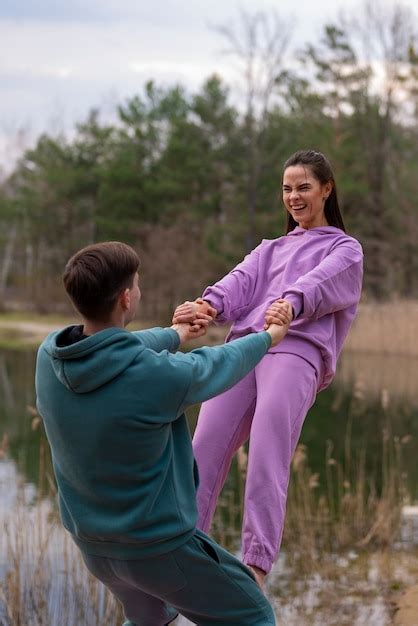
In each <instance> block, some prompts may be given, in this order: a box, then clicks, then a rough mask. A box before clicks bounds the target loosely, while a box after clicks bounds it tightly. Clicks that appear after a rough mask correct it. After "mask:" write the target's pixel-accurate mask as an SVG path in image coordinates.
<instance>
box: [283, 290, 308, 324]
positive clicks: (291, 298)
mask: <svg viewBox="0 0 418 626" xmlns="http://www.w3.org/2000/svg"><path fill="white" fill-rule="evenodd" d="M282 298H283V299H284V300H287V302H290V304H291V305H292V308H293V319H294V320H295V319H297V318H298V317H299V316H300V315H302V313H303V296H301V295H300V294H298V293H294V292H292V293H289V294H287V293H284V294H283V295H282Z"/></svg>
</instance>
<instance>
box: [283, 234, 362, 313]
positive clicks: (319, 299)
mask: <svg viewBox="0 0 418 626" xmlns="http://www.w3.org/2000/svg"><path fill="white" fill-rule="evenodd" d="M362 278H363V253H362V249H361V246H360V244H359V243H358V242H357V241H355V240H352V241H345V242H344V243H342V244H340V245H338V246H336V247H335V248H334V250H332V252H331V253H330V254H329V255H328V256H326V257H325V259H323V260H322V261H321V263H319V264H318V265H317V266H316V267H315V268H314V269H313V270H311V271H310V272H308V273H307V274H305V275H304V276H301V277H300V278H298V280H297V281H296V282H295V283H294V284H293V285H291V286H290V287H288V288H287V289H286V290H285V291H284V292H283V294H282V296H281V297H282V298H284V299H285V300H288V301H289V302H290V303H291V304H292V307H293V310H294V312H295V319H302V318H309V319H319V318H320V317H323V316H324V315H327V314H329V313H334V312H335V311H341V310H343V309H346V308H348V307H350V306H352V305H354V304H357V303H358V301H359V299H360V294H361V285H362Z"/></svg>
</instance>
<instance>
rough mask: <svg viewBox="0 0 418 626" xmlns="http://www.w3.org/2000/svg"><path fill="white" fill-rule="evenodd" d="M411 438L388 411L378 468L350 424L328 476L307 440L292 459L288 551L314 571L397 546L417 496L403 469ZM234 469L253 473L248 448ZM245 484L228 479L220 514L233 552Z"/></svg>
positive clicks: (327, 465)
mask: <svg viewBox="0 0 418 626" xmlns="http://www.w3.org/2000/svg"><path fill="white" fill-rule="evenodd" d="M410 441H411V437H410V436H409V435H406V436H404V437H402V438H399V437H398V436H394V435H393V432H392V426H391V418H390V416H389V415H387V416H386V422H385V426H384V428H383V430H382V433H381V443H380V445H381V454H380V455H379V456H378V460H377V459H374V473H370V464H369V466H367V461H368V460H369V459H368V451H367V448H366V447H365V446H363V447H362V448H361V449H358V450H353V442H352V438H351V425H350V422H349V426H348V428H347V431H346V433H345V435H344V455H343V458H342V459H337V458H335V456H334V443H333V442H332V441H330V440H329V441H327V442H326V452H325V458H324V463H323V471H322V472H321V474H320V473H318V472H313V471H312V470H311V469H310V467H309V450H308V448H307V447H306V446H305V445H303V444H300V445H299V446H298V448H297V449H296V452H295V454H294V457H293V461H292V473H291V480H290V485H289V495H288V502H287V514H286V526H285V532H284V538H283V549H284V551H285V552H288V553H291V554H292V558H293V559H300V564H301V566H302V568H303V569H304V570H306V571H313V570H314V569H315V568H317V567H320V566H321V561H322V557H324V556H326V555H329V554H330V553H337V552H341V551H346V550H348V549H355V550H357V551H358V550H360V551H361V550H365V549H368V550H374V549H377V550H383V549H387V548H391V547H392V546H393V544H394V542H395V541H396V539H397V537H398V535H399V530H400V526H401V512H402V507H403V505H404V504H406V503H408V502H409V501H410V495H409V493H408V488H407V476H406V473H405V471H404V467H403V450H404V448H405V446H407V445H408V444H409V442H410ZM377 461H378V462H377ZM234 471H235V472H236V473H238V474H240V475H241V477H245V471H246V450H245V449H244V448H241V449H240V451H239V453H238V458H237V463H236V465H235V467H234ZM238 482H239V484H240V485H241V486H240V487H239V488H238V490H234V489H233V488H232V485H231V483H227V484H226V487H225V488H224V491H223V493H222V495H221V498H220V503H219V506H218V509H217V512H216V516H215V520H214V532H215V534H216V535H217V537H218V538H219V539H220V540H221V541H222V542H223V543H224V544H226V545H228V547H229V548H230V549H232V550H237V549H238V547H239V529H240V519H242V515H243V508H244V490H243V486H242V485H243V480H239V481H238ZM235 483H236V480H235V481H234V484H235Z"/></svg>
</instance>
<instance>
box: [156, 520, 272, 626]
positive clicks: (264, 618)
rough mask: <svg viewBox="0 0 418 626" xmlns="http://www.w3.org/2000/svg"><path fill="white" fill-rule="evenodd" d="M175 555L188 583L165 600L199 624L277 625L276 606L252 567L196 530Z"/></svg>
mask: <svg viewBox="0 0 418 626" xmlns="http://www.w3.org/2000/svg"><path fill="white" fill-rule="evenodd" d="M172 555H173V557H174V559H175V560H176V562H177V563H178V565H179V567H180V569H181V570H182V572H183V574H184V576H185V578H186V581H187V584H186V585H185V586H184V587H182V588H181V589H179V590H178V591H175V592H173V593H169V594H166V595H165V598H164V599H165V600H166V602H168V603H169V604H170V605H172V606H173V607H175V608H176V609H177V610H178V611H179V613H181V615H184V616H185V617H187V619H189V620H190V621H191V622H193V623H194V624H197V625H198V626H214V625H216V626H227V625H235V626H274V624H275V619H274V613H273V610H272V608H271V606H270V604H269V602H268V600H267V598H266V597H265V596H264V594H263V593H262V591H261V590H260V588H259V586H258V585H257V583H256V582H255V580H254V578H253V576H252V574H251V572H250V570H249V569H248V568H247V567H246V566H245V565H244V564H243V563H241V562H240V561H239V560H238V559H236V558H235V557H234V556H232V554H230V553H229V552H227V551H226V550H224V549H223V548H221V546H219V545H218V544H217V543H216V542H215V541H213V540H212V539H211V538H210V537H208V536H207V535H205V534H204V533H203V532H201V531H199V530H197V531H196V533H195V535H194V536H193V537H192V538H191V539H190V540H189V541H188V542H187V543H186V544H185V545H183V546H181V547H180V548H178V549H177V550H174V552H172Z"/></svg>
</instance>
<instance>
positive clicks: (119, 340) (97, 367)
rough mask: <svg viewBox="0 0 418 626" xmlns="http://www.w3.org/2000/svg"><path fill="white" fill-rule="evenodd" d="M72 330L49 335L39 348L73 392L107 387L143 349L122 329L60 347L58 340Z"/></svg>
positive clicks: (106, 331) (68, 328) (98, 334)
mask: <svg viewBox="0 0 418 626" xmlns="http://www.w3.org/2000/svg"><path fill="white" fill-rule="evenodd" d="M71 328H72V327H67V328H64V329H63V330H60V331H55V332H53V333H51V334H50V335H48V337H47V338H46V339H45V341H44V343H43V344H42V347H41V349H43V350H45V351H46V352H47V353H48V354H49V355H50V357H51V363H52V367H53V369H54V372H55V375H56V377H57V378H58V380H59V381H60V382H61V383H62V384H63V385H65V386H66V387H67V388H68V389H71V390H72V391H75V392H76V393H87V392H90V391H94V390H95V389H98V388H99V387H102V386H103V385H105V384H107V383H108V382H109V381H110V380H112V379H113V378H116V376H119V375H120V374H121V373H122V372H123V371H124V370H125V369H127V368H128V367H129V366H130V364H131V363H132V361H133V360H134V359H135V358H136V357H137V356H138V354H139V353H140V352H142V351H143V350H144V346H143V345H142V344H141V342H140V341H139V340H138V339H137V337H136V336H135V335H134V334H132V333H130V332H128V331H126V330H124V329H122V328H107V329H106V330H102V331H100V332H98V333H95V334H94V335H91V336H89V337H86V339H81V340H80V341H78V342H77V343H73V344H71V345H68V346H62V347H61V346H60V345H59V344H60V343H62V342H60V338H61V339H62V336H63V335H64V334H67V333H68V331H69V330H70V329H71ZM103 363H106V365H105V367H104V366H103Z"/></svg>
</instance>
